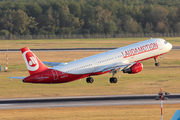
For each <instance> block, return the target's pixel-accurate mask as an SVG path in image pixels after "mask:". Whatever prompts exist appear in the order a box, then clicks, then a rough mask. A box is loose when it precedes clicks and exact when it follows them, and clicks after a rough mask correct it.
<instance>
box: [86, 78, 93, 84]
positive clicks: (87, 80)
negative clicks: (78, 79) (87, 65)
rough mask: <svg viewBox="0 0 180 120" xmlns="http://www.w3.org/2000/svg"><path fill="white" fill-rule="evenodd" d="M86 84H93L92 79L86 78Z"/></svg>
mask: <svg viewBox="0 0 180 120" xmlns="http://www.w3.org/2000/svg"><path fill="white" fill-rule="evenodd" d="M86 82H87V83H93V82H94V79H93V78H92V77H87V78H86Z"/></svg>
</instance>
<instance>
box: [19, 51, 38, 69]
mask: <svg viewBox="0 0 180 120" xmlns="http://www.w3.org/2000/svg"><path fill="white" fill-rule="evenodd" d="M23 57H24V60H25V63H26V65H27V68H28V70H30V71H36V70H38V69H39V64H38V61H37V59H36V56H35V55H34V54H33V53H32V52H30V51H25V52H24V53H23Z"/></svg>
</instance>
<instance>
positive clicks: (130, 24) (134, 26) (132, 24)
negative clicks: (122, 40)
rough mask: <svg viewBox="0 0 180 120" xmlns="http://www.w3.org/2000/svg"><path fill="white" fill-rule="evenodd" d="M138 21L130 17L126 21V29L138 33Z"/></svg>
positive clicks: (128, 31)
mask: <svg viewBox="0 0 180 120" xmlns="http://www.w3.org/2000/svg"><path fill="white" fill-rule="evenodd" d="M138 27H139V25H138V23H137V22H136V21H135V20H133V18H129V19H128V20H127V21H126V22H125V23H124V31H125V32H126V33H137V32H138Z"/></svg>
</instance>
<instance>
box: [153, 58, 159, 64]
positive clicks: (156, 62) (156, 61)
mask: <svg viewBox="0 0 180 120" xmlns="http://www.w3.org/2000/svg"><path fill="white" fill-rule="evenodd" d="M157 58H158V57H157V56H156V57H154V60H155V66H159V62H158V60H157Z"/></svg>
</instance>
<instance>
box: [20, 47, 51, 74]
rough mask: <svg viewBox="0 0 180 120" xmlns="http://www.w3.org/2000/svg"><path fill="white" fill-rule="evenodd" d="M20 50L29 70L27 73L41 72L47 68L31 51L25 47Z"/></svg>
mask: <svg viewBox="0 0 180 120" xmlns="http://www.w3.org/2000/svg"><path fill="white" fill-rule="evenodd" d="M21 52H22V54H23V57H24V61H25V63H26V66H27V69H28V71H29V74H30V75H32V74H34V73H38V72H42V71H44V70H47V69H48V68H47V67H46V66H45V65H44V64H43V63H42V62H41V60H39V59H38V58H37V57H36V56H35V55H34V54H33V52H32V51H31V50H30V49H29V48H27V47H25V48H22V49H21Z"/></svg>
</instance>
